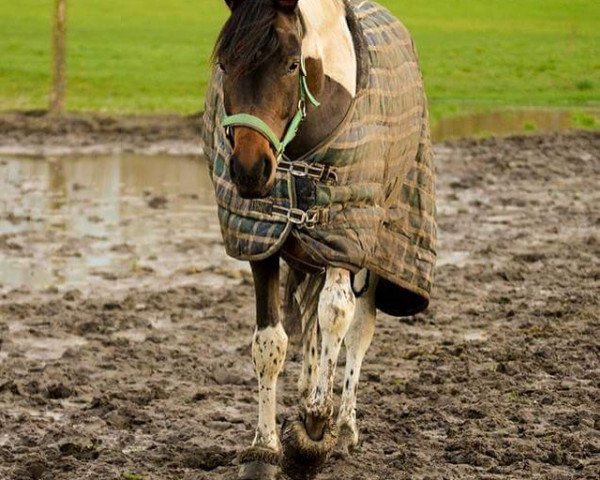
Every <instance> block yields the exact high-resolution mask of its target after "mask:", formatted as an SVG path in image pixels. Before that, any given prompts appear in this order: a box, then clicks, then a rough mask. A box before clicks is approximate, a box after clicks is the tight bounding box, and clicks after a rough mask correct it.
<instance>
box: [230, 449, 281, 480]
mask: <svg viewBox="0 0 600 480" xmlns="http://www.w3.org/2000/svg"><path fill="white" fill-rule="evenodd" d="M239 460H240V464H241V467H240V472H239V475H238V480H277V479H278V478H279V473H280V471H281V469H280V467H279V465H280V464H281V454H280V453H278V452H275V451H273V450H270V449H268V448H260V447H251V448H248V449H247V450H244V451H243V452H242V453H241V454H240V456H239Z"/></svg>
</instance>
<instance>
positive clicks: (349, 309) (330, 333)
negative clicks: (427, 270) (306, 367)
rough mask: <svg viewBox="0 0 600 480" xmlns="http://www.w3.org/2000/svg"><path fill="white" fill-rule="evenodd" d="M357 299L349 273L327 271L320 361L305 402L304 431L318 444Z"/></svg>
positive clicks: (321, 300)
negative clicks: (338, 362) (341, 350)
mask: <svg viewBox="0 0 600 480" xmlns="http://www.w3.org/2000/svg"><path fill="white" fill-rule="evenodd" d="M355 308H356V299H355V297H354V293H353V291H352V286H351V283H350V272H349V271H347V270H344V269H341V268H329V269H328V270H327V274H326V280H325V285H324V287H323V290H322V291H321V296H320V298H319V308H318V312H319V327H320V329H321V352H320V355H321V358H320V362H319V371H318V373H317V378H316V385H315V386H314V388H313V389H312V391H311V393H310V395H309V396H308V398H307V400H306V404H305V406H306V419H305V425H306V431H307V434H308V435H309V437H310V438H312V439H313V440H315V441H318V440H320V439H321V438H322V436H323V430H324V428H325V427H326V423H327V422H328V421H329V420H330V419H331V416H332V414H333V401H332V396H333V380H334V377H335V370H336V366H337V360H338V356H339V353H340V348H341V346H342V342H343V340H344V337H345V336H346V333H347V332H348V328H349V327H350V324H351V322H352V319H353V318H354V311H355Z"/></svg>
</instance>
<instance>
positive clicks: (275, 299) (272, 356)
mask: <svg viewBox="0 0 600 480" xmlns="http://www.w3.org/2000/svg"><path fill="white" fill-rule="evenodd" d="M226 3H227V6H228V7H229V9H230V13H231V15H230V17H229V19H228V20H227V22H226V24H225V25H224V27H223V29H222V31H221V33H220V35H219V37H218V40H217V44H216V47H215V51H214V59H215V62H214V63H215V67H214V71H213V78H212V80H211V83H210V86H209V90H208V93H207V99H206V108H205V114H204V126H203V133H202V135H203V144H204V149H205V153H206V155H207V156H208V157H209V159H210V162H209V165H210V170H211V175H212V178H213V182H214V185H215V191H216V198H217V202H218V205H219V219H220V223H221V228H222V233H223V238H224V240H225V246H226V249H227V252H228V253H229V254H230V255H231V256H233V257H235V258H238V259H242V260H248V261H250V265H251V270H252V274H253V278H254V285H255V297H256V329H255V332H254V335H253V338H252V360H253V363H254V367H255V371H256V374H257V379H258V422H257V426H256V433H255V437H254V441H253V443H252V445H251V446H250V447H249V448H248V449H246V450H245V451H243V452H242V454H241V455H240V463H241V467H240V473H239V478H240V479H242V480H251V479H274V478H277V475H279V473H280V471H281V469H282V468H283V469H284V470H286V472H287V473H288V474H289V475H296V476H298V475H299V474H302V473H306V472H308V471H311V468H313V467H314V469H318V468H319V467H320V466H321V465H322V464H323V462H325V461H326V460H327V458H328V456H329V455H330V454H331V452H332V451H334V450H335V449H338V450H339V451H340V452H342V453H343V454H346V455H349V454H351V452H352V451H353V450H354V449H355V448H356V447H357V446H358V444H359V429H358V425H357V418H356V406H357V392H358V384H359V378H360V372H361V367H362V363H363V360H364V358H365V355H366V353H367V350H368V349H369V347H370V344H371V341H372V339H373V335H374V332H375V321H376V312H377V310H378V309H379V310H382V311H383V312H386V313H389V314H391V315H395V316H406V315H413V314H415V313H417V312H420V311H423V310H424V309H425V308H427V306H428V304H429V298H430V290H431V284H432V270H433V266H434V263H435V238H436V225H435V188H434V175H433V166H432V157H433V155H432V148H431V141H430V135H429V122H428V115H427V102H426V98H425V94H424V87H423V81H422V76H421V72H420V68H419V65H418V59H417V54H416V50H415V48H414V44H413V42H412V38H411V37H410V34H409V33H408V31H407V30H406V29H405V28H404V26H403V25H402V24H401V23H400V22H399V21H398V20H397V19H395V18H394V17H393V15H392V14H391V13H390V12H388V11H387V10H386V9H384V8H383V7H381V6H379V5H378V4H376V3H374V2H372V1H370V0H364V1H363V0H226ZM281 260H283V261H284V262H285V264H287V266H288V270H287V274H286V277H285V282H284V283H285V289H284V291H285V294H284V298H283V305H284V308H283V310H284V313H285V319H284V320H282V317H281V308H280V307H281V304H282V302H281V299H280V285H281V279H280V277H282V274H281V272H282V267H281V263H282V262H281ZM298 331H300V332H298ZM292 333H301V338H302V351H303V354H304V361H303V366H302V370H301V375H300V378H299V380H298V392H299V396H300V399H301V401H300V408H299V410H300V413H299V415H298V416H297V418H292V419H291V420H289V421H286V422H285V424H284V426H283V428H282V435H281V436H280V435H279V433H278V429H277V422H276V407H277V402H276V393H277V379H278V376H279V374H280V372H281V369H282V367H283V365H284V361H285V358H286V352H287V347H288V335H291V334H292ZM343 345H344V346H345V349H346V366H345V374H344V383H343V392H342V395H341V403H340V406H339V409H338V414H337V418H334V411H335V408H334V395H333V384H334V378H335V373H336V366H337V363H338V356H339V354H340V351H341V348H342V346H343ZM294 472H295V473H294ZM300 476H301V475H300Z"/></svg>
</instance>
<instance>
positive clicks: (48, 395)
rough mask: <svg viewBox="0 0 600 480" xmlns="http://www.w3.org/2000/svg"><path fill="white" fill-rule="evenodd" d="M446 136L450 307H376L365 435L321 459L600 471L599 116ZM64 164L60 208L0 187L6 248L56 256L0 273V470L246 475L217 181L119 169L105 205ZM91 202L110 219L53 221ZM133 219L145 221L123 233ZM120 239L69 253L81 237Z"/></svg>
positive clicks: (443, 221) (373, 479) (53, 475)
mask: <svg viewBox="0 0 600 480" xmlns="http://www.w3.org/2000/svg"><path fill="white" fill-rule="evenodd" d="M436 150H437V155H438V156H437V168H438V174H439V182H438V193H439V225H440V245H439V247H440V248H439V249H440V262H439V268H438V270H437V280H436V289H435V293H434V300H433V302H432V307H431V308H430V310H429V311H428V312H426V313H424V314H421V315H418V316H416V317H412V318H408V319H403V320H399V319H395V318H391V317H387V316H385V315H380V316H379V319H378V327H377V331H376V334H375V339H374V342H373V346H372V348H371V350H370V351H369V353H368V355H367V359H366V364H365V368H364V372H363V375H362V382H361V385H360V388H359V401H358V419H359V425H360V428H361V444H360V446H359V449H358V450H357V451H356V452H355V453H354V454H353V455H352V456H351V457H350V458H338V457H334V458H332V459H330V460H329V461H328V463H327V464H326V466H325V468H324V469H323V471H322V472H321V473H320V474H319V475H318V477H316V478H317V479H321V480H338V479H340V480H341V479H343V480H346V479H348V480H364V479H366V480H380V479H381V480H384V479H394V480H396V479H397V480H405V479H406V480H408V479H430V480H434V479H435V480H442V479H544V480H546V479H548V480H563V479H564V480H567V479H597V478H599V477H600V409H599V407H598V406H599V405H600V318H599V316H600V298H599V288H598V287H599V273H600V263H599V258H600V213H599V210H598V206H599V205H600V189H599V188H598V186H599V185H600V135H598V134H593V133H580V134H572V135H552V136H534V137H515V138H509V139H502V140H496V139H491V140H485V141H461V142H457V143H446V144H440V145H437V147H436ZM4 162H5V167H8V166H9V165H12V164H10V161H7V160H4ZM186 168H190V166H189V165H187V167H186ZM161 175H162V174H161ZM159 177H160V175H159ZM66 178H69V179H71V178H75V177H69V176H68V175H66ZM152 182H153V180H152V179H147V180H145V182H142V183H146V184H152ZM17 183H18V182H17ZM121 183H122V184H123V185H125V186H127V185H130V184H129V183H128V182H127V181H126V180H123V181H122V182H121ZM134 183H135V182H134ZM175 183H176V182H175ZM66 184H67V185H68V186H69V192H71V193H70V194H69V195H70V196H69V195H66V198H67V200H68V201H63V203H60V202H59V206H58V207H56V209H55V210H51V211H50V212H52V211H54V212H55V213H54V214H52V213H48V212H49V210H48V209H41V210H40V207H39V206H36V205H38V204H35V203H33V204H32V203H31V201H28V200H27V199H31V198H32V196H34V195H41V196H42V198H44V199H46V200H44V202H45V203H44V205H47V204H48V202H50V203H51V202H52V199H53V198H54V199H55V200H56V198H55V197H56V196H52V195H50V193H48V192H47V191H45V190H44V188H46V187H42V186H40V185H37V184H32V185H30V186H29V187H28V189H26V190H24V191H22V190H20V189H17V190H15V193H14V199H13V200H14V202H16V203H7V202H8V201H7V200H6V199H4V200H2V201H3V202H4V204H3V206H2V208H3V209H4V210H3V211H2V215H4V217H3V219H2V221H3V222H4V224H3V225H5V226H4V227H3V231H4V233H3V234H2V235H1V236H0V252H1V253H2V256H3V258H5V259H14V258H17V259H19V258H20V259H21V260H22V262H21V263H19V264H20V265H21V264H25V265H27V269H26V270H25V271H26V272H31V271H33V270H32V268H31V267H32V266H35V263H36V262H37V264H38V266H39V268H40V269H43V268H46V267H47V265H48V264H51V265H55V266H54V267H53V269H54V270H52V269H51V272H55V273H56V272H58V275H56V276H51V277H49V279H48V280H39V281H38V282H37V283H36V282H33V283H31V282H28V278H29V277H30V276H31V275H30V274H27V275H24V276H23V278H22V280H21V281H19V282H16V281H11V280H10V279H7V278H3V279H2V280H1V281H0V282H1V283H2V289H1V294H0V478H1V479H5V478H6V479H11V480H12V479H15V480H16V479H19V480H21V479H54V480H66V479H101V480H104V479H106V480H108V479H128V480H139V479H142V478H143V479H149V480H154V479H156V480H158V479H161V480H162V479H182V480H191V479H194V480H204V479H211V480H226V479H227V480H229V479H233V478H235V474H236V471H237V460H236V457H237V454H238V453H239V452H240V451H241V450H242V449H243V448H245V447H246V446H248V445H249V444H250V442H251V441H252V438H253V429H254V424H255V421H256V409H257V407H256V393H255V391H256V381H255V378H254V374H253V370H252V362H251V359H250V342H251V335H252V330H253V317H254V313H253V291H252V282H251V278H250V276H249V274H248V270H247V268H245V267H244V266H243V265H241V264H237V263H229V261H228V260H227V259H226V258H225V257H224V256H223V253H222V250H221V245H220V240H219V237H218V230H214V228H215V225H216V224H214V223H213V224H212V226H210V225H209V224H202V225H203V226H202V227H199V228H197V229H196V230H194V228H193V227H192V226H190V225H192V224H193V219H194V218H198V219H202V218H204V217H202V215H201V214H202V212H205V213H206V212H211V214H212V213H214V211H212V210H210V209H206V208H204V207H202V208H200V207H199V204H202V202H203V199H202V194H201V193H200V192H196V193H197V194H198V195H200V198H198V197H193V196H191V197H190V196H189V195H193V192H187V188H184V189H183V191H178V190H177V189H168V188H167V189H165V190H160V189H156V190H152V191H150V192H148V191H146V192H144V188H137V189H136V188H134V187H131V189H127V188H125V187H121V188H124V189H125V190H127V192H128V193H127V195H125V196H124V197H123V198H122V199H121V200H119V202H118V204H117V207H115V209H114V210H109V213H106V210H104V209H103V208H101V207H102V206H103V205H105V202H102V201H101V199H102V198H103V197H102V196H101V195H100V194H99V193H97V192H96V190H94V189H93V188H92V187H91V186H85V185H82V186H81V188H75V189H74V190H73V183H72V182H70V181H67V182H66ZM84 187H85V188H84ZM73 192H75V193H73ZM82 192H90V194H89V195H87V196H86V195H84V194H83V193H82ZM77 195H79V197H78V196H77ZM58 198H59V199H60V198H62V197H61V196H60V195H59V196H58ZM153 198H156V199H158V200H153ZM94 199H95V200H94ZM207 202H208V200H207ZM108 203H110V202H108ZM12 204H16V205H18V206H19V209H18V211H17V212H11V211H8V210H7V208H8V207H7V206H6V205H12ZM77 205H80V206H81V208H82V209H83V210H84V211H86V212H87V213H88V215H87V216H85V218H87V219H88V221H89V217H93V218H94V220H92V221H90V224H91V225H92V226H93V227H94V228H100V227H102V228H101V231H94V232H95V233H90V231H89V229H86V228H87V227H86V228H83V229H77V228H70V227H69V226H68V222H66V225H67V226H66V227H64V226H63V227H60V228H51V229H46V230H45V229H44V228H42V227H41V226H43V225H46V224H47V223H50V224H52V225H56V224H58V225H61V223H60V222H58V221H57V220H56V219H57V218H62V219H63V220H64V219H65V218H66V219H67V220H68V218H70V217H69V214H70V215H77V212H78V211H79V210H77ZM115 211H116V212H118V213H119V215H118V216H114V215H113V213H114V212H115ZM110 212H113V213H110ZM11 213H12V215H13V216H12V217H10V218H9V216H10V214H11ZM53 215H54V216H53ZM111 215H113V216H111ZM115 215H116V214H115ZM11 218H12V220H11ZM48 218H51V220H52V221H49V220H48ZM136 219H139V222H143V225H144V226H145V228H144V229H142V230H143V231H142V232H141V233H139V234H135V235H133V234H131V236H129V237H126V239H125V240H124V237H123V236H122V235H124V234H125V233H126V232H131V228H133V227H131V225H134V224H135V221H136ZM174 219H177V220H174ZM64 223H65V222H63V224H64ZM180 225H181V226H180ZM90 228H91V227H90ZM153 230H154V232H155V233H154V234H150V235H149V234H147V233H148V231H150V232H152V231H153ZM114 232H119V235H120V236H118V238H115V236H114V235H113V233H114ZM38 244H40V245H42V247H37V246H36V245H38ZM38 248H41V249H42V250H41V251H42V252H43V254H39V253H38ZM98 252H100V253H102V255H96V254H97V253H98ZM107 252H108V253H107ZM105 254H106V255H108V260H107V261H106V262H104V263H102V264H101V266H100V267H96V266H95V265H96V264H95V263H94V262H93V261H91V260H90V261H91V264H89V263H88V267H89V268H85V269H82V270H81V273H80V275H79V276H77V277H75V278H71V277H69V276H68V275H64V272H65V271H68V270H70V268H69V265H71V264H69V263H68V262H67V263H64V259H65V258H67V259H71V260H69V261H74V262H76V264H78V263H77V262H83V260H85V259H87V258H90V259H94V258H98V256H99V257H100V258H105V257H106V255H105ZM32 258H33V259H35V260H36V262H33V261H32V260H31V259H32ZM56 259H58V261H57V262H56V263H54V264H53V263H52V262H53V261H54V260H56ZM73 259H74V260H73ZM82 259H83V260H82ZM7 261H8V260H7ZM84 263H85V262H84ZM3 276H4V277H5V275H4V273H3ZM341 363H343V359H342V360H341ZM299 366H300V355H299V349H298V347H297V346H293V347H291V348H290V350H289V353H288V358H287V362H286V368H285V371H284V373H283V374H282V377H281V382H280V395H279V411H280V416H279V421H280V422H281V421H282V420H283V419H284V418H285V417H286V416H288V415H291V414H293V413H294V412H295V411H296V402H297V395H296V390H295V382H296V378H297V373H298V370H299ZM338 384H339V383H338ZM336 391H337V392H338V393H339V388H337V390H336Z"/></svg>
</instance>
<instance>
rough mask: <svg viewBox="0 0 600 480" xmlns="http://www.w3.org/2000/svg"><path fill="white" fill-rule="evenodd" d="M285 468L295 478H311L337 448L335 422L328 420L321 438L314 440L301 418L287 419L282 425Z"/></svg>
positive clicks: (297, 479) (300, 479) (295, 479)
mask: <svg viewBox="0 0 600 480" xmlns="http://www.w3.org/2000/svg"><path fill="white" fill-rule="evenodd" d="M281 439H282V442H283V454H284V461H283V468H284V470H285V473H286V474H288V475H289V476H290V477H291V478H292V479H294V480H302V479H308V478H311V477H312V476H314V475H315V474H316V472H317V471H318V470H319V469H320V468H321V467H322V466H323V464H324V463H325V462H326V461H327V459H328V458H329V455H330V454H331V452H332V451H333V449H334V448H335V445H336V443H337V436H336V433H335V431H334V429H333V422H331V421H327V422H326V423H325V428H324V430H323V437H322V438H321V439H320V440H318V441H317V440H313V439H312V438H311V437H310V436H309V434H308V433H307V431H306V426H305V424H304V422H303V421H302V419H301V418H298V419H295V420H287V421H286V422H285V423H284V424H283V427H282V435H281Z"/></svg>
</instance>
